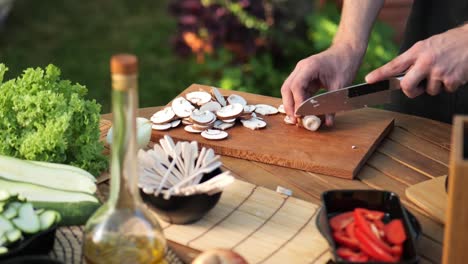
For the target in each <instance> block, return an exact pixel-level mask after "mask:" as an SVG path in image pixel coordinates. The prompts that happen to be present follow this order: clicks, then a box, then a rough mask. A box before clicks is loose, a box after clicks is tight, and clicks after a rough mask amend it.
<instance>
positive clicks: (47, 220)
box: [39, 210, 58, 230]
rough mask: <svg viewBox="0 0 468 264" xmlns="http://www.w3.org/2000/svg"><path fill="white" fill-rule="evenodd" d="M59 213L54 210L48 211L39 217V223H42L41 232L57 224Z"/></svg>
mask: <svg viewBox="0 0 468 264" xmlns="http://www.w3.org/2000/svg"><path fill="white" fill-rule="evenodd" d="M57 220H58V219H57V212H56V211H52V210H46V211H44V212H43V213H42V214H40V215H39V221H40V222H41V230H46V229H49V228H50V227H51V226H53V225H54V224H55V223H57Z"/></svg>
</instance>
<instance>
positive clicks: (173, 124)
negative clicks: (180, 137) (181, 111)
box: [171, 119, 181, 128]
mask: <svg viewBox="0 0 468 264" xmlns="http://www.w3.org/2000/svg"><path fill="white" fill-rule="evenodd" d="M180 122H181V121H180V119H177V120H174V121H172V122H171V127H173V128H174V127H178V126H179V125H180Z"/></svg>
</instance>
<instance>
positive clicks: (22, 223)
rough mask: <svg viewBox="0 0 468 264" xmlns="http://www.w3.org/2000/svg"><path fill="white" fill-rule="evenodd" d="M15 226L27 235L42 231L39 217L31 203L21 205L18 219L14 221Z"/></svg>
mask: <svg viewBox="0 0 468 264" xmlns="http://www.w3.org/2000/svg"><path fill="white" fill-rule="evenodd" d="M12 222H13V224H14V225H15V226H16V227H17V228H18V229H19V230H21V231H22V232H23V233H26V234H34V233H37V232H38V231H40V230H41V223H40V221H39V217H38V216H37V215H36V213H35V212H34V208H33V205H32V204H31V203H25V204H23V205H21V207H20V208H19V210H18V217H17V218H14V219H13V220H12Z"/></svg>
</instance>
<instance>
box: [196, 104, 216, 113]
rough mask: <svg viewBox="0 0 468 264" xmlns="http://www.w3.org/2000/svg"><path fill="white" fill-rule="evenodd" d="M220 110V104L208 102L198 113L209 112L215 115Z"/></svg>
mask: <svg viewBox="0 0 468 264" xmlns="http://www.w3.org/2000/svg"><path fill="white" fill-rule="evenodd" d="M219 109H221V104H220V103H218V102H215V101H211V102H208V103H206V104H204V105H202V106H201V107H200V111H210V112H213V113H216V111H218V110H219Z"/></svg>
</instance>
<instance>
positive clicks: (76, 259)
mask: <svg viewBox="0 0 468 264" xmlns="http://www.w3.org/2000/svg"><path fill="white" fill-rule="evenodd" d="M82 237H83V227H81V226H72V227H61V228H59V229H57V232H56V234H55V242H54V249H53V250H52V252H50V254H49V256H50V257H51V258H53V259H56V260H59V261H61V262H63V263H66V264H81V263H85V261H84V259H83V254H82ZM166 261H167V263H168V264H182V263H183V262H182V261H181V260H180V259H179V258H178V257H177V255H176V254H175V253H174V252H173V251H172V250H171V249H170V248H168V250H167V253H166Z"/></svg>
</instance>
